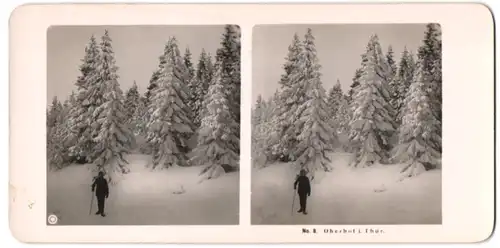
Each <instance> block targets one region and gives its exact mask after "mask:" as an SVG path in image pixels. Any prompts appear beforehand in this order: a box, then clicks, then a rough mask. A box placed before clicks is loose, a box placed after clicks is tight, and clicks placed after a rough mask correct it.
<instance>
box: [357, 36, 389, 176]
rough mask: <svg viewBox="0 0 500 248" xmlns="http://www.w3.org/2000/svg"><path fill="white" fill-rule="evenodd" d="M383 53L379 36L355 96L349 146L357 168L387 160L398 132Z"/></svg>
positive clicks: (372, 44)
mask: <svg viewBox="0 0 500 248" xmlns="http://www.w3.org/2000/svg"><path fill="white" fill-rule="evenodd" d="M381 50H382V49H381V48H380V44H379V40H378V36H377V35H372V36H371V37H370V41H369V43H368V45H367V50H366V55H365V58H366V62H364V63H363V74H362V76H361V78H360V85H359V86H358V87H357V88H356V90H355V94H354V95H353V102H352V107H351V108H352V111H353V115H352V120H351V125H350V126H351V128H352V129H351V134H350V142H351V145H352V146H353V148H354V150H355V154H356V158H355V160H354V161H353V166H356V167H365V166H369V165H371V164H373V163H375V162H379V161H381V160H385V159H387V157H388V151H389V149H390V143H389V140H390V138H391V137H392V135H393V133H394V131H395V128H394V120H393V115H392V113H393V112H392V111H393V110H392V107H391V105H390V103H389V102H388V100H387V99H389V98H390V95H389V90H388V83H387V81H386V80H387V78H386V77H385V75H387V71H385V70H386V67H385V65H384V64H383V62H381V59H383V56H382V52H381Z"/></svg>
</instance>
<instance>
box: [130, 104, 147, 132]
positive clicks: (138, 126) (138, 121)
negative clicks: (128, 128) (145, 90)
mask: <svg viewBox="0 0 500 248" xmlns="http://www.w3.org/2000/svg"><path fill="white" fill-rule="evenodd" d="M147 111H148V109H147V108H146V98H145V97H142V96H141V97H140V98H139V103H138V105H137V108H136V109H135V112H134V114H133V116H132V124H133V125H132V127H133V131H134V134H135V135H141V134H144V133H146V124H147V121H146V119H145V118H146V112H147Z"/></svg>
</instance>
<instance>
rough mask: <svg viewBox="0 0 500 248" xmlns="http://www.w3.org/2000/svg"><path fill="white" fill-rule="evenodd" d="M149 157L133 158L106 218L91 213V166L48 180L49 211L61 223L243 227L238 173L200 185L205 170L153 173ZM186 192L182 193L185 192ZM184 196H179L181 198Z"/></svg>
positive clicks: (113, 190)
mask: <svg viewBox="0 0 500 248" xmlns="http://www.w3.org/2000/svg"><path fill="white" fill-rule="evenodd" d="M148 157H149V156H146V155H130V156H129V157H128V158H127V159H128V161H129V162H130V165H129V167H130V169H131V172H130V173H129V174H126V175H124V176H123V177H121V178H119V181H117V183H116V184H114V185H111V186H110V194H109V198H108V200H107V201H106V207H105V212H106V214H107V216H106V217H104V218H103V217H101V216H97V215H94V213H95V212H96V211H97V200H96V199H95V198H94V202H93V203H94V204H93V206H92V213H91V215H89V208H90V202H91V196H92V195H91V190H90V185H91V182H92V177H93V176H94V175H93V174H92V173H91V172H90V169H89V168H90V165H74V166H70V167H68V168H65V169H63V170H61V171H58V172H50V173H49V174H48V176H47V187H48V188H47V194H48V195H47V212H48V213H49V214H56V215H57V216H58V218H59V222H58V224H59V225H209V224H210V225H228V224H231V225H232V224H238V223H239V175H238V173H228V174H226V175H223V176H221V177H220V178H217V179H214V180H208V181H203V182H202V183H199V179H200V177H199V176H198V174H199V172H200V170H201V167H189V168H171V169H168V170H163V171H154V172H152V171H150V170H148V169H146V168H145V167H144V165H145V164H146V161H147V159H148ZM182 192H183V193H182ZM179 193H180V194H179Z"/></svg>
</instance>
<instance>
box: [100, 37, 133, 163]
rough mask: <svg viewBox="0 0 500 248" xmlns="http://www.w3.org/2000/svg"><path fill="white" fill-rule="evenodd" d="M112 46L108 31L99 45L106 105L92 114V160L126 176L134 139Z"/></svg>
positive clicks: (101, 78) (103, 104) (104, 103)
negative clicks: (128, 158)
mask: <svg viewBox="0 0 500 248" xmlns="http://www.w3.org/2000/svg"><path fill="white" fill-rule="evenodd" d="M111 43H112V40H111V37H110V36H109V32H108V31H107V30H106V31H105V32H104V35H103V36H102V39H101V43H100V48H101V51H102V55H101V58H100V61H99V67H98V68H99V83H101V84H102V85H103V87H104V95H103V99H104V102H103V103H102V104H101V105H99V106H98V107H97V109H96V110H95V111H94V113H93V118H94V119H95V122H94V123H93V124H92V125H93V127H94V128H95V133H92V137H93V141H94V142H95V145H94V147H93V150H92V158H93V161H94V163H95V164H96V165H97V166H98V167H100V168H102V169H104V170H106V171H110V172H114V171H116V172H119V173H126V172H128V168H127V166H126V164H127V163H128V162H127V161H126V160H125V158H124V155H126V154H128V153H129V152H130V149H131V147H132V146H133V145H134V143H135V139H134V136H133V133H132V132H131V130H130V129H129V126H128V125H127V116H126V114H127V109H126V108H125V105H124V97H123V91H122V90H121V89H120V84H119V83H118V75H117V70H118V67H117V66H116V62H115V57H114V51H113V47H112V44H111Z"/></svg>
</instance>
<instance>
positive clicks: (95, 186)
mask: <svg viewBox="0 0 500 248" xmlns="http://www.w3.org/2000/svg"><path fill="white" fill-rule="evenodd" d="M92 192H95V196H96V197H97V208H98V210H97V212H96V213H95V214H96V215H98V214H100V215H101V216H102V217H104V216H106V215H105V214H104V202H105V199H107V198H108V196H109V187H108V181H107V180H106V178H104V172H102V171H99V175H98V176H97V177H95V178H94V182H93V183H92Z"/></svg>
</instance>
